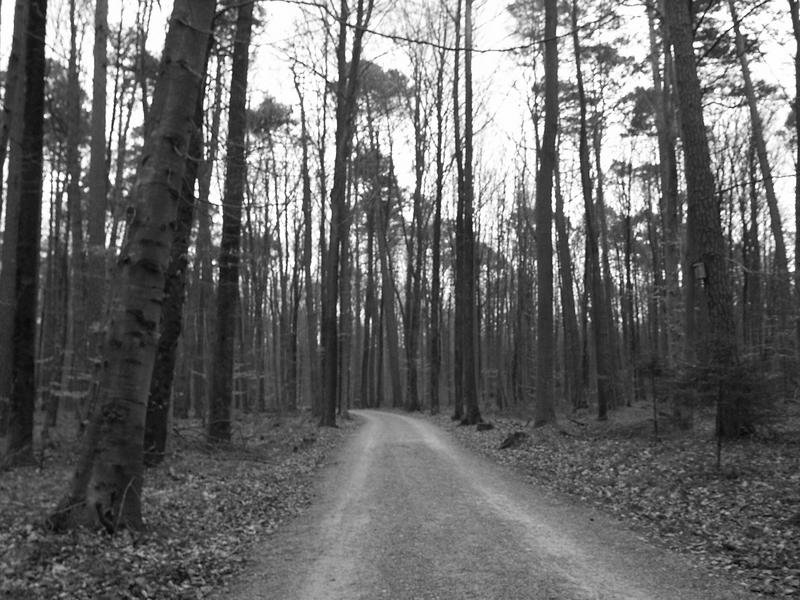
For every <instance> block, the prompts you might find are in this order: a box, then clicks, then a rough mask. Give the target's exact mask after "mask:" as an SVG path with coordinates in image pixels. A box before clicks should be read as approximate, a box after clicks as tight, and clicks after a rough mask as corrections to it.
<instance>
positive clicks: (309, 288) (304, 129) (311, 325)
mask: <svg viewBox="0 0 800 600" xmlns="http://www.w3.org/2000/svg"><path fill="white" fill-rule="evenodd" d="M294 86H295V90H296V91H297V97H298V98H299V100H300V144H301V146H302V162H301V165H300V176H301V178H302V182H303V204H302V210H303V275H304V286H305V311H306V345H307V349H306V352H307V353H308V365H309V381H310V387H309V391H310V393H311V407H312V409H313V408H314V407H318V406H319V405H320V402H321V396H320V392H321V389H320V377H319V367H318V364H317V315H316V312H315V311H314V278H313V276H312V274H311V260H312V258H313V250H312V242H313V240H312V227H313V220H312V215H311V174H310V168H309V158H308V144H309V140H308V125H307V123H306V107H305V98H304V97H303V94H302V91H301V88H300V81H299V80H298V78H297V76H295V78H294Z"/></svg>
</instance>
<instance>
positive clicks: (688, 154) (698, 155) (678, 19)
mask: <svg viewBox="0 0 800 600" xmlns="http://www.w3.org/2000/svg"><path fill="white" fill-rule="evenodd" d="M665 8H666V15H667V20H668V24H669V28H670V37H671V39H672V45H673V49H674V53H675V76H676V84H677V91H678V110H679V114H680V123H681V134H682V139H683V160H684V172H685V177H686V188H687V220H688V228H689V236H690V238H692V239H693V240H694V242H695V244H692V243H690V245H689V246H688V252H689V253H688V255H687V257H686V258H687V262H688V263H689V264H691V265H692V267H693V271H694V281H688V282H687V284H686V285H687V286H689V287H691V286H697V285H698V284H701V285H702V293H703V296H704V297H705V304H706V307H707V311H708V332H707V334H706V336H705V339H702V340H698V343H697V345H696V347H695V348H693V351H694V355H695V356H696V357H697V358H698V359H699V360H701V361H702V362H703V364H704V366H705V367H706V369H707V370H708V375H709V379H710V383H711V385H712V386H714V388H715V389H716V390H717V394H718V398H719V406H718V411H719V418H718V433H719V435H720V436H722V437H735V436H738V435H740V434H741V433H742V432H743V431H747V430H749V428H750V427H751V425H750V423H748V422H747V417H746V412H745V410H744V407H742V406H741V405H740V397H741V396H740V394H741V391H740V390H737V389H734V387H732V384H733V374H734V369H735V368H736V366H737V364H738V362H739V356H738V348H737V344H736V327H735V323H734V319H733V298H732V291H731V282H730V274H729V272H728V264H727V256H726V251H725V240H724V238H723V236H722V225H721V223H720V215H719V208H718V206H717V203H716V198H715V184H714V176H713V174H712V172H711V158H710V155H709V149H708V137H707V134H706V127H705V120H704V117H703V105H702V92H701V89H700V80H699V78H698V76H697V66H696V59H695V55H694V48H693V33H692V32H693V27H692V16H691V12H690V7H689V3H688V2H666V3H665ZM692 310H693V306H692V305H691V304H690V305H687V311H692Z"/></svg>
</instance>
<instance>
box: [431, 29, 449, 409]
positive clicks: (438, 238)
mask: <svg viewBox="0 0 800 600" xmlns="http://www.w3.org/2000/svg"><path fill="white" fill-rule="evenodd" d="M445 43H446V38H445ZM444 67H445V57H444V50H442V51H440V52H439V54H438V62H437V65H436V100H435V102H436V191H435V198H434V208H433V211H434V213H433V246H432V248H431V254H432V265H431V271H432V272H431V302H430V321H431V323H430V335H429V338H428V343H429V345H430V355H431V357H430V360H431V377H430V402H431V414H432V415H435V414H438V413H439V404H440V402H439V390H440V389H441V372H442V342H441V319H442V274H441V263H442V256H441V253H442V248H441V246H442V196H443V192H444V110H443V109H444Z"/></svg>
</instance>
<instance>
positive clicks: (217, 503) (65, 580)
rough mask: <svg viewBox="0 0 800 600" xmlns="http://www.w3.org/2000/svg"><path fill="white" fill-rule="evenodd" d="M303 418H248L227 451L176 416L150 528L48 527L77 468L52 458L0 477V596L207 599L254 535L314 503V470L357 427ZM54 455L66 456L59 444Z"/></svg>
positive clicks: (149, 501)
mask: <svg viewBox="0 0 800 600" xmlns="http://www.w3.org/2000/svg"><path fill="white" fill-rule="evenodd" d="M340 425H341V426H340V428H338V429H330V428H325V429H318V428H317V427H316V425H315V424H314V423H313V422H312V421H311V419H310V418H309V417H307V416H294V417H272V418H263V417H254V418H252V419H250V422H249V423H248V424H247V425H242V426H241V429H240V430H239V431H238V432H237V436H236V439H235V440H234V444H233V445H232V446H231V447H230V448H228V449H212V448H210V447H209V446H207V445H206V444H205V443H204V442H203V436H202V427H201V426H200V424H199V423H198V422H180V423H179V427H178V428H176V433H177V435H176V436H175V439H176V442H175V444H174V446H175V447H174V449H173V451H172V452H171V454H170V455H169V456H168V457H167V459H166V460H165V461H164V463H163V464H162V465H160V466H158V467H156V468H153V469H149V470H147V472H146V473H145V486H144V487H145V489H144V502H143V511H144V516H145V522H146V530H145V531H144V532H142V533H136V532H130V531H122V532H120V533H118V534H117V535H115V536H113V537H110V536H108V535H107V534H105V533H98V532H92V531H88V530H78V531H73V532H70V533H67V534H60V535H57V534H53V533H51V532H49V531H46V530H45V529H44V527H43V526H42V522H43V519H44V516H45V515H46V514H47V512H48V511H49V510H52V508H53V507H54V505H55V503H56V501H57V500H58V499H59V497H60V495H61V494H63V493H64V491H65V490H66V485H67V481H68V479H69V477H70V476H71V474H72V469H73V465H72V464H69V463H68V462H66V461H65V460H64V459H62V458H59V457H51V458H49V459H47V460H45V461H43V464H40V465H39V466H38V467H25V468H20V469H16V470H13V471H9V472H6V473H3V474H2V475H0V598H13V599H14V600H27V599H40V598H41V599H47V600H50V599H56V598H69V599H70V600H73V599H74V600H83V599H86V600H89V599H91V600H105V599H109V600H110V599H149V598H170V599H176V600H193V599H202V598H207V597H209V596H211V595H212V592H213V591H214V590H216V589H218V588H219V587H221V586H223V585H225V583H226V582H228V581H230V580H231V578H232V577H233V576H234V575H236V574H237V573H239V572H240V571H242V570H243V569H244V568H246V566H247V564H248V561H249V560H250V559H251V551H252V549H253V547H254V545H255V544H257V543H258V542H260V541H263V537H264V536H266V535H268V534H270V533H271V532H272V531H274V530H275V529H276V528H277V527H278V526H279V525H280V524H281V523H282V522H283V521H285V520H286V519H287V518H290V517H292V516H294V515H297V514H299V513H300V512H302V511H303V510H304V508H306V507H307V506H308V504H309V503H310V501H311V488H312V484H313V479H312V476H313V474H314V473H315V472H316V471H317V470H318V469H319V468H320V466H321V465H323V464H324V462H325V460H326V457H327V456H329V455H330V453H331V452H332V450H333V449H334V448H335V447H336V446H337V445H338V444H339V443H340V442H341V441H342V440H343V438H344V436H345V435H346V434H347V432H348V431H349V430H351V429H352V428H353V427H355V424H354V423H353V422H352V421H346V420H344V419H343V420H341V422H340ZM61 454H72V453H71V452H67V451H64V452H62V453H61Z"/></svg>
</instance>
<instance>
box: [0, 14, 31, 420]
mask: <svg viewBox="0 0 800 600" xmlns="http://www.w3.org/2000/svg"><path fill="white" fill-rule="evenodd" d="M27 8H28V7H27V4H26V3H25V2H24V0H17V3H16V5H15V8H14V35H13V41H12V44H11V54H10V55H9V57H8V71H7V72H6V74H7V77H6V95H5V98H4V100H3V116H4V119H3V130H2V135H3V137H4V138H5V139H4V140H0V142H2V146H0V153H1V155H2V158H3V159H5V151H6V147H7V146H8V148H9V149H10V157H9V165H8V186H7V193H6V197H7V199H6V202H5V223H6V225H5V229H4V230H3V247H2V256H1V257H2V261H0V331H13V328H14V310H15V307H16V297H15V295H14V292H15V290H16V284H15V278H16V268H17V267H16V264H17V222H18V220H19V201H20V196H21V192H20V189H19V187H20V185H21V179H20V178H21V169H22V156H23V155H22V146H21V144H22V130H23V124H24V119H22V115H23V114H24V112H23V111H24V107H25V74H24V69H25V52H26V41H27V38H26V31H27V28H28V16H29V11H28V10H27ZM0 167H2V163H0ZM0 173H2V169H0ZM0 188H2V186H1V185H0ZM0 216H2V215H0ZM12 354H13V337H12V336H8V335H4V336H0V432H4V431H5V429H6V427H7V415H6V407H7V405H6V402H7V401H8V398H9V397H10V396H11V382H12V378H11V371H12V368H11V364H12Z"/></svg>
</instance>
